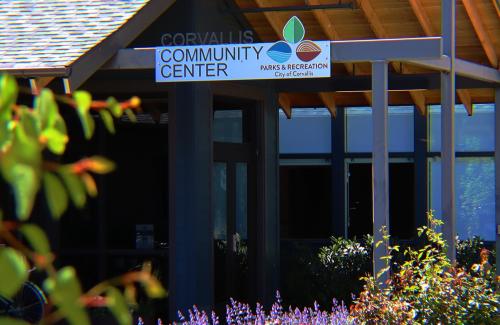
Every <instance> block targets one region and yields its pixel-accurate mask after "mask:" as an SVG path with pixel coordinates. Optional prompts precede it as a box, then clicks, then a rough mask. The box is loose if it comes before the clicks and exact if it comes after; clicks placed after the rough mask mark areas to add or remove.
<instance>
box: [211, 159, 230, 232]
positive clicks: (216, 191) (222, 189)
mask: <svg viewBox="0 0 500 325" xmlns="http://www.w3.org/2000/svg"><path fill="white" fill-rule="evenodd" d="M226 176H227V169H226V164H225V163H218V162H216V163H214V175H213V195H214V200H213V216H214V238H215V239H221V240H226V239H227V184H226V182H227V177H226Z"/></svg>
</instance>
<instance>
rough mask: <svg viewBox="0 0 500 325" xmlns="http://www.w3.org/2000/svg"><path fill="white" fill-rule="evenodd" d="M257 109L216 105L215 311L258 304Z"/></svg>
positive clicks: (232, 103) (253, 107) (221, 103)
mask: <svg viewBox="0 0 500 325" xmlns="http://www.w3.org/2000/svg"><path fill="white" fill-rule="evenodd" d="M255 110H256V104H255V103H253V104H252V103H240V102H234V101H231V102H230V103H228V102H226V101H217V102H216V103H215V104H214V120H213V138H214V165H213V178H212V184H213V185H212V195H213V199H212V202H213V208H212V214H213V225H214V277H215V279H214V280H215V283H214V287H215V307H216V309H217V310H218V311H220V312H222V311H224V308H225V305H226V304H227V303H228V301H229V298H230V297H232V298H234V299H238V300H240V301H249V300H252V299H254V296H255V293H253V292H252V289H253V288H255V281H254V280H255V277H254V276H253V275H252V274H254V264H255V263H254V260H255V258H254V256H255V251H256V245H255V244H256V239H255V237H256V233H255V229H256V225H255V222H256V217H255V215H256V212H255V206H256V204H255V201H256V200H255V196H256V193H255V192H256V179H257V177H256V168H255V113H256V112H255Z"/></svg>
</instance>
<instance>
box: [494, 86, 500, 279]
mask: <svg viewBox="0 0 500 325" xmlns="http://www.w3.org/2000/svg"><path fill="white" fill-rule="evenodd" d="M499 110H500V88H496V89H495V216H496V227H495V233H496V242H497V249H496V250H497V261H500V232H499V230H500V229H499V227H500V111H499ZM497 265H498V262H497ZM497 275H500V267H497Z"/></svg>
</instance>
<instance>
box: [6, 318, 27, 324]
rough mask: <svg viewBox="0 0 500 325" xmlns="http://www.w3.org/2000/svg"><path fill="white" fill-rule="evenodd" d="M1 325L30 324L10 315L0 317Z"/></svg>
mask: <svg viewBox="0 0 500 325" xmlns="http://www.w3.org/2000/svg"><path fill="white" fill-rule="evenodd" d="M0 325H29V323H27V322H25V321H23V320H19V319H15V318H10V317H0Z"/></svg>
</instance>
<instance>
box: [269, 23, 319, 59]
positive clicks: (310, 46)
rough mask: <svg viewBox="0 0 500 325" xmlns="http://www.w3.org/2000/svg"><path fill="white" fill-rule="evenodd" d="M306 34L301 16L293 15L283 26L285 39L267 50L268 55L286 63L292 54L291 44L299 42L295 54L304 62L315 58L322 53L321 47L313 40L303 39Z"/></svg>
mask: <svg viewBox="0 0 500 325" xmlns="http://www.w3.org/2000/svg"><path fill="white" fill-rule="evenodd" d="M305 34H306V30H305V28H304V25H302V22H301V21H300V19H299V18H297V17H296V16H293V17H292V18H290V20H289V21H288V22H287V23H286V25H285V27H283V39H284V40H285V41H278V42H276V43H275V44H274V45H273V46H271V48H270V49H269V50H268V51H267V55H269V57H270V58H271V59H273V60H274V61H276V62H278V63H285V62H286V61H288V60H289V59H290V58H291V56H292V47H291V46H290V44H292V45H294V44H298V45H297V47H296V48H295V54H296V55H297V57H298V58H299V59H300V60H301V61H303V62H309V61H311V60H314V58H316V57H317V56H318V55H320V54H321V47H319V46H318V45H317V44H316V43H314V42H313V41H307V40H305V41H304V40H303V39H304V36H305Z"/></svg>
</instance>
